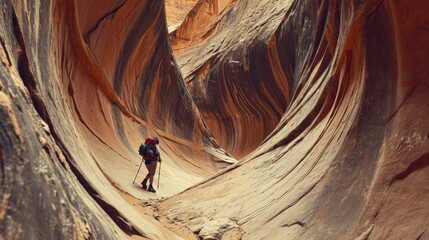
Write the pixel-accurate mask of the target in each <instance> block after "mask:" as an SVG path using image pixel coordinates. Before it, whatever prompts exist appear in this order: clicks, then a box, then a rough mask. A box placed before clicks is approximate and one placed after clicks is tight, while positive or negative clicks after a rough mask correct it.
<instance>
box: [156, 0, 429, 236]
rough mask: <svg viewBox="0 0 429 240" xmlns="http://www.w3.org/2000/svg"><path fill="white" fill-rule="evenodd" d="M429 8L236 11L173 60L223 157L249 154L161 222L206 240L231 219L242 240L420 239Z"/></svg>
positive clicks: (277, 4)
mask: <svg viewBox="0 0 429 240" xmlns="http://www.w3.org/2000/svg"><path fill="white" fill-rule="evenodd" d="M212 2H216V1H212ZM246 7H249V9H248V8H246ZM280 9H281V10H280ZM428 10H429V3H428V2H424V1H393V0H392V1H324V0H321V1H287V2H285V1H237V2H236V4H235V5H234V6H232V7H231V9H229V10H228V13H227V14H225V15H224V16H223V17H222V19H221V20H219V23H218V26H217V28H216V29H215V30H214V32H212V33H211V35H212V37H210V38H209V39H208V40H205V41H201V43H199V44H192V43H191V44H190V45H189V46H188V48H189V49H188V50H186V51H185V53H180V55H179V56H180V57H179V58H178V62H179V65H180V66H181V67H182V71H183V74H184V77H185V80H186V81H187V84H188V88H189V89H190V91H191V93H192V94H193V95H194V99H195V101H196V103H197V105H198V107H199V110H200V111H201V112H202V114H203V116H204V117H205V118H206V121H207V123H208V125H209V126H210V127H211V129H212V130H213V133H214V135H215V136H216V137H219V139H220V140H219V142H220V144H221V146H223V147H224V148H225V149H228V151H231V153H232V154H233V155H235V156H242V155H245V154H246V153H247V152H251V153H250V154H249V155H247V156H245V157H244V158H243V159H241V160H240V162H239V163H238V164H236V165H233V166H231V167H229V168H227V169H226V170H224V171H222V172H220V173H218V174H216V175H215V176H214V177H212V178H210V179H209V180H207V181H205V182H204V183H202V184H198V185H196V186H194V187H192V188H191V189H188V190H187V191H185V192H183V193H181V194H178V195H176V196H174V197H172V198H171V199H169V200H167V201H165V202H164V203H163V204H162V207H161V209H162V211H163V213H164V214H166V215H168V216H170V218H172V219H177V218H178V216H180V220H181V221H182V223H183V224H184V225H186V226H188V227H190V228H191V229H194V230H195V231H196V232H198V233H199V234H200V235H204V234H207V231H208V230H207V229H206V228H205V227H206V226H208V225H210V224H206V225H204V224H202V223H204V222H211V223H212V224H214V225H215V224H216V223H218V222H227V221H225V218H226V219H229V220H230V221H232V222H235V223H236V224H237V225H238V226H239V228H240V229H241V231H242V233H243V239H426V238H428V237H429V235H428V225H427V223H428V220H429V219H428V216H429V209H428V207H427V204H426V203H425V200H424V199H426V198H427V197H428V196H429V188H428V186H427V182H428V180H429V178H428V174H429V167H428V166H429V158H428V156H429V155H428V154H429V141H428V138H429V118H428V116H429V98H428V96H429V80H428V79H429V72H428V68H427V66H429V60H428V58H427V56H429V48H428V47H427V42H428V40H429V34H428V26H429V18H428V17H427V16H426V12H427V11H428ZM249 13H250V14H249ZM195 19H198V17H195ZM179 29H180V28H179ZM189 31H190V32H191V30H189ZM184 45H185V44H184ZM266 102H271V103H272V104H264V103H266ZM276 102H277V103H279V104H274V103H276ZM280 103H282V104H280ZM264 106H269V107H264ZM276 106H278V107H276ZM250 109H251V110H250ZM283 110H285V111H284V114H283V112H282V111H283ZM246 113H247V114H246ZM252 115H253V118H250V117H249V116H252ZM246 116H247V118H246ZM247 119H249V120H247ZM250 119H255V120H253V121H251V120H250ZM258 120H259V121H258ZM271 127H272V128H274V129H271ZM271 131H272V132H271ZM266 134H267V136H265V135H266ZM238 136H239V137H238ZM251 141H252V143H249V142H251ZM259 142H262V143H261V144H260V145H259V146H258V147H257V148H256V150H254V149H253V148H252V146H256V145H258V144H259ZM179 201H180V202H179ZM225 226H226V225H225ZM219 231H220V230H219ZM216 234H221V233H219V232H218V233H216Z"/></svg>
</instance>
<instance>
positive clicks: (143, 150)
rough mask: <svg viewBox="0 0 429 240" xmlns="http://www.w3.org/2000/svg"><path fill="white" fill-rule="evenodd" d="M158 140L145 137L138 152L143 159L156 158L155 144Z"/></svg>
mask: <svg viewBox="0 0 429 240" xmlns="http://www.w3.org/2000/svg"><path fill="white" fill-rule="evenodd" d="M157 143H158V141H157V140H156V139H153V138H146V141H145V143H142V144H141V145H140V147H139V154H140V156H142V157H143V159H144V160H158V154H156V144H157Z"/></svg>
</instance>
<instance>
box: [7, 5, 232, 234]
mask: <svg viewBox="0 0 429 240" xmlns="http://www.w3.org/2000/svg"><path fill="white" fill-rule="evenodd" d="M2 9H3V11H2V12H3V13H4V14H3V15H2V16H1V21H0V22H1V25H0V27H1V30H0V33H1V35H0V36H1V38H0V40H1V48H0V52H1V55H0V56H1V61H2V64H1V66H0V73H1V85H0V93H1V97H0V99H1V100H0V102H1V104H0V106H1V108H0V109H1V124H0V126H1V134H2V135H1V136H2V138H1V158H0V160H1V164H0V167H1V171H0V172H1V175H0V176H1V177H0V179H1V186H2V188H1V189H2V190H1V196H2V204H1V206H2V207H1V208H0V209H1V210H0V212H1V213H0V221H1V226H2V229H3V230H2V235H3V237H4V238H6V239H11V238H14V239H73V238H78V239H84V238H95V239H124V238H126V237H127V235H140V236H144V237H147V238H151V239H176V238H180V237H179V236H178V235H177V234H175V233H173V232H171V231H169V230H168V229H166V228H164V227H163V226H162V225H161V224H159V222H158V221H155V220H153V219H150V218H148V217H146V216H145V215H142V214H140V213H138V212H137V211H136V209H135V208H133V206H131V204H130V203H128V202H127V201H126V200H125V198H127V197H130V196H131V197H134V198H138V199H141V198H148V197H149V196H150V195H149V193H148V192H145V191H142V189H141V187H140V186H139V183H140V181H141V180H142V179H143V178H144V175H145V174H146V171H145V170H144V169H143V168H144V166H142V169H141V170H140V175H138V176H137V179H136V181H135V184H133V181H134V178H135V176H136V173H137V170H138V167H139V164H140V163H141V160H140V157H139V156H138V153H137V149H138V146H139V145H140V143H141V142H143V141H144V138H146V137H147V136H159V137H160V139H161V149H162V159H163V163H162V169H163V179H164V182H161V185H160V189H163V190H162V191H158V193H157V194H158V195H157V196H158V197H161V196H169V195H172V194H174V193H177V192H180V191H182V190H184V189H186V188H187V187H189V186H190V185H191V184H194V183H196V182H198V181H201V180H202V179H204V178H206V177H207V176H209V175H211V174H213V173H214V172H217V171H218V170H219V169H222V168H224V167H225V166H228V165H229V164H230V163H231V162H233V161H234V160H233V159H232V158H230V157H228V156H227V155H226V154H225V152H224V151H223V150H220V149H218V148H217V143H216V141H215V140H214V139H213V137H212V135H211V133H210V131H209V130H208V129H207V128H206V124H205V123H204V121H203V120H202V118H201V116H200V113H199V112H198V110H197V108H196V105H195V104H194V103H193V100H192V98H191V97H190V95H189V93H188V91H187V90H186V88H185V85H184V82H183V80H182V78H181V75H180V73H179V70H178V68H177V66H176V63H175V60H174V57H173V56H172V51H171V48H170V45H169V42H168V30H167V24H166V20H165V8H164V2H163V1H109V2H103V4H100V2H88V1H74V0H61V1H52V2H50V1H24V2H17V1H13V2H10V1H6V2H5V3H2ZM167 182H168V183H171V182H174V183H175V184H166V183H167Z"/></svg>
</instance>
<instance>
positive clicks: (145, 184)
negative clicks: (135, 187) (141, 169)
mask: <svg viewBox="0 0 429 240" xmlns="http://www.w3.org/2000/svg"><path fill="white" fill-rule="evenodd" d="M144 165H145V167H146V169H147V172H148V173H147V174H146V177H145V178H144V179H143V181H142V183H141V184H142V187H143V188H144V189H147V181H148V180H149V177H150V174H149V172H150V171H149V168H150V166H149V165H148V163H147V162H146V161H145V164H144Z"/></svg>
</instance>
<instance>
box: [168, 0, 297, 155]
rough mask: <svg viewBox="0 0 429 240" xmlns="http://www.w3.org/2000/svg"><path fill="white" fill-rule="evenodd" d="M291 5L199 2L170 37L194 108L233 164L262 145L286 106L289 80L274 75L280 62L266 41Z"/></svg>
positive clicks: (281, 73)
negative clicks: (231, 157)
mask: <svg viewBox="0 0 429 240" xmlns="http://www.w3.org/2000/svg"><path fill="white" fill-rule="evenodd" d="M292 2H293V1H283V2H281V3H279V2H278V1H218V0H212V1H200V2H199V3H197V5H196V6H195V8H194V9H193V10H192V11H191V12H190V14H189V15H188V16H187V18H186V19H185V20H184V22H183V24H182V25H181V26H180V27H179V28H178V29H177V30H176V31H175V32H173V33H171V41H172V46H173V49H174V53H175V55H176V56H177V61H178V64H179V66H180V69H181V72H182V73H183V77H184V79H185V82H186V84H187V87H188V89H189V91H190V92H191V94H192V96H193V99H194V100H195V102H196V104H197V106H198V109H199V110H200V111H201V113H202V115H203V117H204V119H205V121H206V122H207V124H208V126H209V127H210V129H211V130H212V133H213V135H214V137H215V138H216V139H217V140H218V142H219V144H220V146H221V147H222V148H224V149H225V150H227V151H228V152H229V153H231V154H232V155H233V156H234V157H236V158H237V159H239V158H242V157H244V156H245V155H246V154H248V153H250V152H251V151H252V150H253V149H255V148H256V147H257V146H258V145H259V144H260V143H261V142H262V140H263V139H264V138H265V137H266V136H267V135H268V134H269V133H270V132H271V131H272V130H273V129H274V128H275V127H276V125H277V123H278V121H279V119H280V118H281V116H282V114H283V113H284V111H285V109H286V107H287V105H288V104H289V101H290V95H291V93H292V89H291V86H292V84H293V79H292V77H293V76H290V75H287V74H289V73H288V72H286V73H285V72H283V71H278V69H282V66H281V65H282V64H283V63H282V62H281V61H282V59H280V58H279V56H278V52H279V50H277V46H276V44H269V41H270V39H271V38H272V36H273V35H274V33H275V31H276V30H277V29H278V27H279V25H280V24H281V22H282V20H283V18H284V16H285V13H286V12H287V11H288V9H289V7H290V6H291V4H292ZM281 47H282V48H283V47H287V46H281ZM297 57H298V58H299V57H302V56H297Z"/></svg>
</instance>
